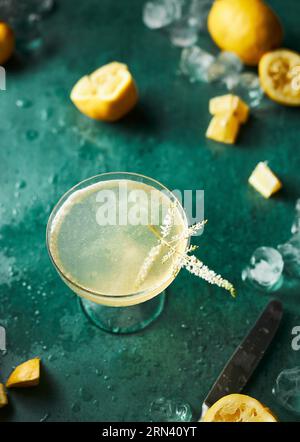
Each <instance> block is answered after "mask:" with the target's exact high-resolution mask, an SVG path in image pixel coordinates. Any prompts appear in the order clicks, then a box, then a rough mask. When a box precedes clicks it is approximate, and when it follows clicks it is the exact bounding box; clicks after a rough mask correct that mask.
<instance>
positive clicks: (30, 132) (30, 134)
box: [26, 129, 39, 141]
mask: <svg viewBox="0 0 300 442" xmlns="http://www.w3.org/2000/svg"><path fill="white" fill-rule="evenodd" d="M38 136H39V133H38V131H36V130H34V129H29V130H28V131H27V132H26V138H27V140H28V141H34V140H36V139H37V138H38Z"/></svg>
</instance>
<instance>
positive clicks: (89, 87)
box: [70, 61, 138, 121]
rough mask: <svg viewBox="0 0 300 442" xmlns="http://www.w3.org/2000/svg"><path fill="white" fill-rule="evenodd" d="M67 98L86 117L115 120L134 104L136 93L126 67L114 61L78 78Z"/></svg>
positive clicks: (136, 97)
mask: <svg viewBox="0 0 300 442" xmlns="http://www.w3.org/2000/svg"><path fill="white" fill-rule="evenodd" d="M70 98H71V100H72V101H73V103H74V104H75V106H76V107H77V108H78V109H79V110H80V111H81V112H82V113H83V114H85V115H87V116H88V117H90V118H94V119H96V120H103V121H116V120H119V119H120V118H122V117H123V116H124V115H125V114H127V113H128V112H129V111H130V110H131V109H132V108H133V107H134V106H135V104H136V103H137V100H138V93H137V88H136V85H135V82H134V80H133V78H132V76H131V74H130V72H129V71H128V68H127V66H126V65H125V64H122V63H118V62H116V61H115V62H112V63H109V64H107V65H105V66H102V67H101V68H99V69H97V70H96V71H95V72H93V73H92V74H90V75H86V76H84V77H82V78H81V79H80V80H79V81H78V82H77V83H76V84H75V86H74V87H73V89H72V92H71V97H70Z"/></svg>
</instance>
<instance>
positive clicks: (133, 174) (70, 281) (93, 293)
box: [46, 172, 190, 300]
mask: <svg viewBox="0 0 300 442" xmlns="http://www.w3.org/2000/svg"><path fill="white" fill-rule="evenodd" d="M117 175H119V176H120V175H121V176H124V177H125V176H127V177H129V176H131V177H133V178H134V177H137V178H140V179H145V180H147V181H149V182H152V183H155V184H156V185H157V186H159V187H160V188H161V189H163V190H166V191H167V192H168V194H170V195H171V196H172V198H173V199H175V200H176V201H177V202H178V207H179V208H180V209H181V213H182V214H183V219H184V222H185V224H186V226H188V219H187V216H186V213H185V210H184V208H183V207H182V204H181V203H180V201H179V200H178V198H177V197H176V195H175V194H174V193H173V192H172V191H171V190H170V189H169V188H168V187H166V186H165V185H164V184H162V183H160V182H159V181H158V180H156V179H154V178H151V177H148V176H146V175H143V174H140V173H136V172H104V173H100V174H97V175H93V176H91V177H89V178H85V179H84V180H82V181H79V182H78V183H77V184H75V185H74V186H72V187H71V188H70V189H68V190H67V191H66V192H65V193H64V194H63V195H62V196H61V197H60V198H59V200H58V202H57V203H56V204H55V205H54V207H53V209H52V210H51V213H50V216H49V218H48V221H47V226H46V246H47V251H48V254H49V257H50V259H51V262H52V264H53V266H54V268H55V269H56V271H57V272H58V274H59V275H60V276H61V277H62V278H63V280H66V281H67V283H68V284H70V285H71V286H74V287H76V288H77V289H79V290H81V291H83V292H87V293H88V295H90V296H92V297H95V298H107V299H124V300H126V298H133V297H138V296H141V295H143V294H145V293H147V291H150V290H142V291H139V292H134V293H130V294H127V295H112V294H104V293H101V292H97V291H96V290H92V289H90V288H87V287H85V286H83V285H81V284H79V283H78V282H76V281H74V280H73V279H71V278H70V277H69V276H67V275H66V274H65V272H64V271H63V270H62V269H61V268H60V266H59V265H58V264H57V263H56V261H55V259H54V257H53V255H52V252H51V248H50V232H51V225H52V222H53V220H54V218H55V216H56V214H57V212H58V210H59V209H60V207H62V204H63V202H65V201H67V199H68V198H69V196H71V195H72V194H73V193H74V192H75V191H76V190H77V188H80V186H82V185H84V184H85V183H88V182H90V181H93V180H96V179H100V178H103V177H110V176H117ZM115 179H116V180H117V179H118V178H115ZM111 181H113V178H112V179H111ZM99 182H100V181H99ZM136 182H140V181H138V180H136ZM189 242H190V240H189V238H188V239H187V243H186V248H187V247H188V245H189ZM178 273H179V272H177V273H176V274H175V275H174V276H171V277H168V278H165V279H164V280H163V281H162V282H161V283H160V284H159V285H158V286H154V287H153V288H152V289H151V291H156V294H155V295H154V296H156V295H158V294H159V293H161V292H162V291H163V290H164V289H166V288H167V287H168V286H169V285H170V284H171V283H172V282H173V281H174V279H175V277H176V276H177V274H178ZM166 283H167V284H166ZM160 287H161V288H162V289H161V291H159V288H160ZM149 299H151V298H149Z"/></svg>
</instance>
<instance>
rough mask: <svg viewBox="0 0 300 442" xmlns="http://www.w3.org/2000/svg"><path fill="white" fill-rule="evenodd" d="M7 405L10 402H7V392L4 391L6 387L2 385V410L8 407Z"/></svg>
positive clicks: (0, 399)
mask: <svg viewBox="0 0 300 442" xmlns="http://www.w3.org/2000/svg"><path fill="white" fill-rule="evenodd" d="M7 403H8V401H7V396H6V391H5V389H4V385H3V384H0V408H2V407H4V406H5V405H7Z"/></svg>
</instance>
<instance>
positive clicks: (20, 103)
mask: <svg viewBox="0 0 300 442" xmlns="http://www.w3.org/2000/svg"><path fill="white" fill-rule="evenodd" d="M16 106H17V107H19V108H21V109H27V108H28V107H30V106H32V101H30V100H26V99H22V98H19V99H18V100H17V101H16Z"/></svg>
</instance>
